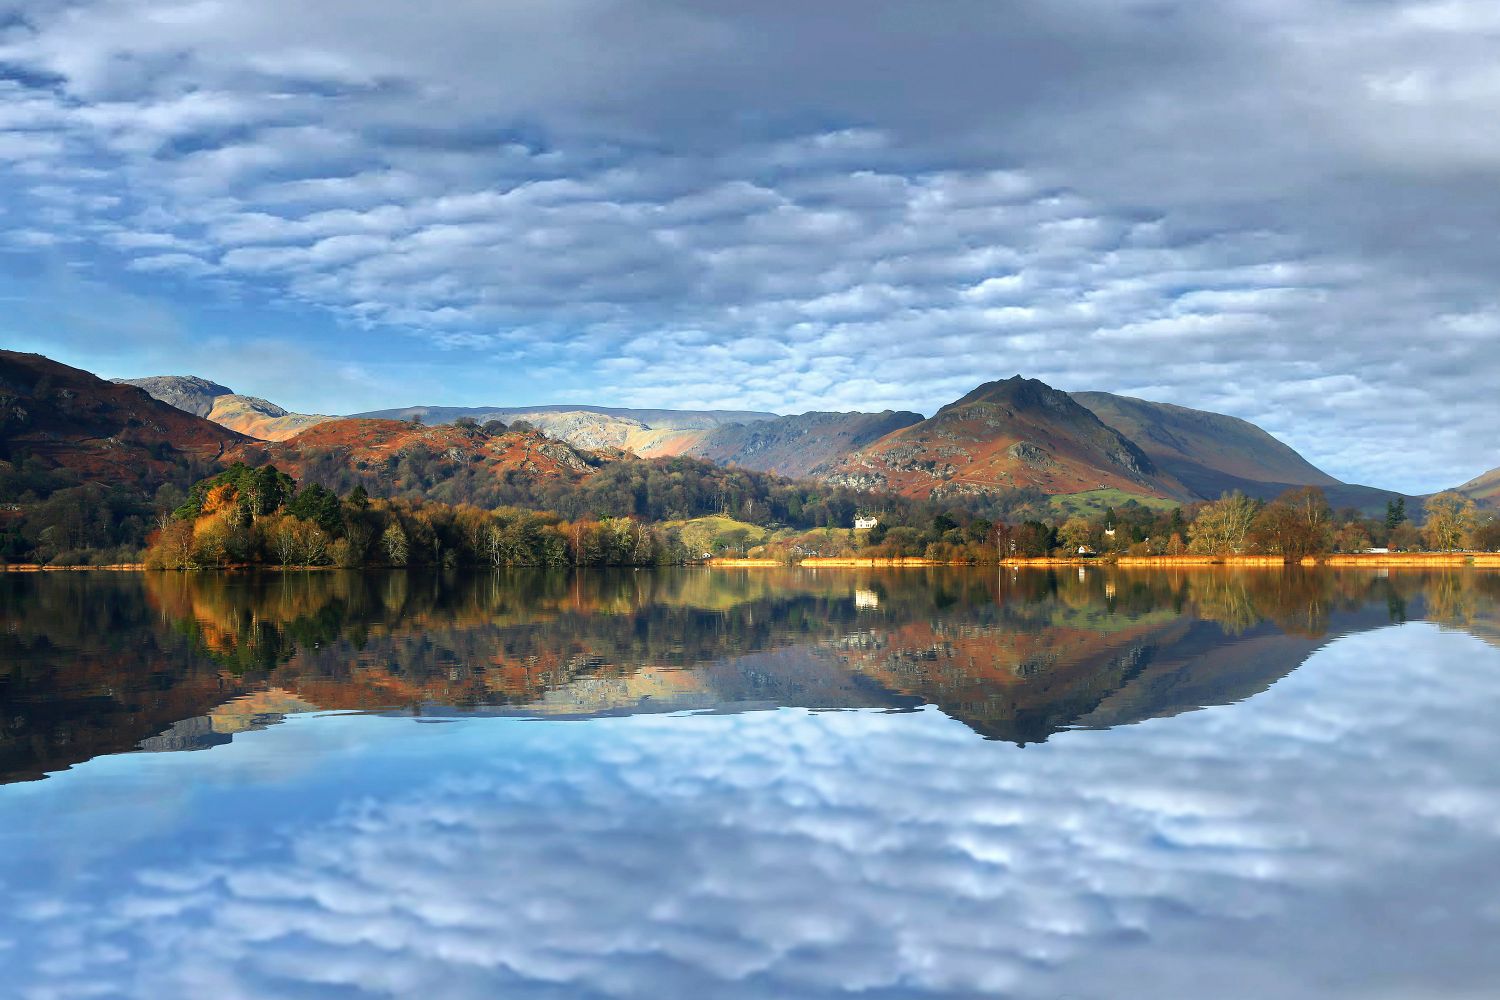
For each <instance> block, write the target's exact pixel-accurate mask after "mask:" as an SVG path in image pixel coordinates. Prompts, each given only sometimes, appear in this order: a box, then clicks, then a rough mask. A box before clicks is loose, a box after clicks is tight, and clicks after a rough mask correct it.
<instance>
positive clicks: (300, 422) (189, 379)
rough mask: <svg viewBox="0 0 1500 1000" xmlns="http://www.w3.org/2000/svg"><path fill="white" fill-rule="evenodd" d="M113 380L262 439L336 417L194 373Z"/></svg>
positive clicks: (272, 438) (283, 436) (283, 435)
mask: <svg viewBox="0 0 1500 1000" xmlns="http://www.w3.org/2000/svg"><path fill="white" fill-rule="evenodd" d="M113 381H115V382H117V383H119V384H121V385H133V386H137V387H139V388H142V389H145V390H146V391H147V392H148V393H150V394H151V395H152V396H154V397H155V398H157V399H159V400H161V401H162V402H163V403H168V404H170V405H172V406H175V407H177V408H178V409H179V410H185V411H186V412H188V413H192V414H195V415H197V416H200V417H207V418H208V419H209V420H212V421H213V422H214V423H216V424H220V425H222V426H224V427H228V428H229V429H230V430H233V431H238V432H239V433H241V434H244V435H246V436H248V437H253V438H260V439H261V440H262V441H282V440H285V439H286V438H289V437H291V436H292V435H294V434H299V433H301V432H302V431H304V430H306V429H307V428H309V427H312V426H313V425H315V424H319V423H322V422H323V421H325V420H332V419H333V418H332V417H329V416H325V415H323V414H313V413H291V412H288V411H287V410H286V409H284V408H282V407H280V406H277V405H276V404H275V403H272V402H270V401H268V400H264V399H261V398H260V397H259V396H244V395H241V394H239V393H237V392H235V391H234V390H233V389H230V388H228V387H227V386H222V385H219V384H218V383H217V382H210V381H209V380H208V379H204V378H198V377H197V376H195V375H152V376H150V377H147V378H124V379H122V378H117V379H114V380H113Z"/></svg>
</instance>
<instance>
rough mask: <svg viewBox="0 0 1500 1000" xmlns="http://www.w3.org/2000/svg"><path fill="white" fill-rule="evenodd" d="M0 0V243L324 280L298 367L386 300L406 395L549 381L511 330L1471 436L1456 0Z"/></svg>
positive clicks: (861, 402) (166, 293)
mask: <svg viewBox="0 0 1500 1000" xmlns="http://www.w3.org/2000/svg"><path fill="white" fill-rule="evenodd" d="M22 9H23V16H22V17H21V18H19V19H17V20H15V21H14V22H12V23H11V24H10V26H9V27H7V28H5V29H3V31H0V65H3V66H5V67H7V75H8V77H9V79H7V80H6V81H4V82H0V189H3V190H5V191H6V193H7V198H6V203H7V206H8V208H9V211H8V212H7V214H6V217H5V222H6V225H7V228H8V229H9V230H10V233H11V234H10V235H9V236H8V237H7V240H6V242H7V243H8V244H9V245H11V246H13V247H16V248H19V249H23V250H24V249H26V248H34V247H37V246H43V245H45V246H51V247H54V248H56V249H57V252H59V253H64V254H66V255H68V258H67V259H68V260H69V261H70V262H72V263H77V264H81V265H82V266H86V267H88V268H91V269H93V270H95V271H97V272H98V273H99V280H101V281H110V282H117V283H121V284H123V285H126V286H128V287H129V288H130V289H131V291H133V292H135V293H137V294H150V295H160V296H162V297H164V298H165V299H167V300H168V301H176V300H184V301H185V300H187V299H189V298H191V297H192V296H191V294H190V292H191V291H192V290H196V291H197V292H199V293H201V295H203V296H207V297H209V299H212V300H214V301H216V302H218V303H220V304H219V305H215V306H213V307H212V309H211V310H210V315H213V314H215V313H216V312H218V311H222V310H223V309H225V308H235V309H240V310H243V311H244V312H245V313H246V314H247V315H250V316H257V317H261V318H262V319H261V322H262V324H263V325H272V324H275V323H276V322H277V319H276V317H277V316H278V315H279V311H280V310H288V309H290V310H293V311H297V312H299V313H303V314H305V315H307V316H309V317H312V316H316V317H319V318H318V319H317V320H311V319H310V320H308V321H306V322H305V323H304V324H302V325H301V329H299V333H305V334H306V335H307V338H308V339H309V340H310V342H311V344H312V349H313V350H314V351H315V352H316V353H318V354H319V355H320V356H321V357H322V358H323V363H324V364H325V365H327V366H329V367H333V366H336V365H337V364H339V363H341V362H342V359H343V358H344V356H346V355H347V354H348V353H350V351H351V350H361V349H362V350H369V349H370V348H369V341H368V340H367V339H366V337H365V333H364V331H369V330H372V329H377V328H378V329H380V330H382V331H385V332H386V333H387V334H389V335H390V342H391V343H392V345H393V346H390V347H386V348H384V349H383V350H385V351H386V352H387V356H386V357H382V358H378V359H369V360H372V361H375V362H377V363H390V364H393V365H403V366H406V367H407V368H410V367H412V366H416V367H419V368H421V367H424V366H425V367H426V368H428V369H430V370H431V371H432V372H433V378H432V379H431V380H430V383H429V384H431V385H432V386H433V388H434V391H437V392H439V393H443V394H445V395H444V398H442V399H438V398H434V399H432V400H429V401H430V402H439V401H447V402H474V403H507V402H537V401H540V400H535V399H528V400H520V399H514V398H501V396H500V395H499V394H501V393H511V392H514V391H516V388H517V384H516V383H515V381H514V380H512V379H510V378H509V375H508V373H510V372H514V371H516V370H518V369H517V368H516V366H517V365H520V366H523V367H524V366H527V365H534V366H536V367H537V368H538V369H540V368H543V367H546V368H548V369H549V370H555V371H558V372H560V373H561V378H562V381H561V382H559V383H558V384H557V385H556V386H555V389H556V391H563V392H576V391H581V392H583V393H584V394H586V395H592V396H593V397H594V398H597V399H599V400H600V401H601V402H620V403H635V404H641V405H682V406H688V405H725V406H749V407H756V408H772V409H777V410H782V411H792V410H797V409H802V408H822V409H828V408H855V407H862V408H876V407H884V406H896V407H906V408H913V407H914V408H920V409H924V410H926V411H929V412H930V411H931V410H933V409H935V408H936V407H937V406H939V405H941V404H943V403H945V402H947V401H949V400H951V399H952V398H954V397H955V396H956V395H958V394H960V393H962V392H964V391H967V390H968V389H969V388H972V387H973V384H974V383H975V382H977V381H979V380H981V379H983V378H988V377H993V376H1000V375H1004V374H1009V373H1013V372H1016V371H1020V372H1024V373H1026V374H1029V375H1034V376H1037V377H1041V378H1044V379H1046V380H1048V381H1050V382H1053V383H1054V384H1058V385H1060V386H1061V387H1064V388H1069V389H1108V390H1114V391H1122V392H1127V393H1131V394H1136V395H1143V396H1148V397H1153V398H1159V399H1164V400H1166V401H1170V402H1177V403H1182V404H1186V405H1193V406H1201V407H1206V408H1211V409H1223V410H1226V411H1227V412H1232V413H1234V414H1236V415H1239V416H1244V417H1246V418H1248V419H1252V420H1255V421H1256V422H1258V423H1261V424H1263V425H1264V426H1266V427H1267V428H1268V429H1269V430H1271V431H1272V432H1273V433H1276V434H1277V435H1278V436H1281V437H1282V438H1283V439H1285V440H1287V441H1289V442H1290V443H1291V444H1293V445H1294V446H1296V447H1298V448H1299V449H1300V450H1302V451H1304V452H1305V453H1307V454H1308V455H1309V456H1310V457H1311V458H1313V459H1314V460H1315V461H1317V462H1319V463H1320V464H1323V465H1325V466H1327V467H1329V468H1330V469H1331V471H1334V472H1335V473H1337V474H1340V475H1342V476H1344V477H1346V478H1352V479H1356V480H1367V481H1375V482H1377V483H1379V484H1382V485H1390V486H1392V487H1403V488H1407V489H1429V488H1436V487H1440V486H1444V485H1451V483H1453V482H1456V481H1460V480H1462V479H1465V478H1468V476H1469V475H1471V474H1473V473H1474V472H1478V471H1479V470H1480V469H1482V468H1485V467H1488V466H1492V465H1495V464H1500V450H1497V448H1496V446H1494V445H1493V444H1492V443H1485V442H1484V441H1480V440H1476V436H1475V435H1474V433H1473V428H1475V427H1482V426H1487V425H1488V424H1490V423H1493V417H1494V411H1493V405H1492V403H1491V402H1490V395H1491V393H1490V386H1491V385H1492V383H1493V381H1494V377H1495V375H1496V365H1497V363H1500V351H1497V349H1496V346H1495V339H1494V337H1493V336H1490V335H1487V334H1485V333H1483V332H1480V333H1478V334H1471V335H1467V336H1455V335H1454V331H1455V330H1463V329H1468V330H1479V331H1483V330H1485V329H1487V328H1486V327H1485V326H1484V322H1485V318H1486V317H1492V316H1493V315H1494V314H1495V312H1496V310H1497V309H1500V303H1497V302H1496V298H1495V293H1494V291H1493V281H1492V276H1493V273H1494V267H1495V263H1496V253H1497V247H1496V245H1495V239H1496V238H1495V236H1494V232H1495V229H1494V227H1493V226H1492V225H1491V224H1490V223H1489V220H1490V219H1491V218H1492V217H1493V215H1494V214H1495V212H1496V211H1497V210H1500V201H1497V196H1496V195H1495V193H1494V192H1495V191H1496V190H1497V187H1496V184H1495V180H1496V177H1495V173H1496V171H1497V168H1500V142H1497V141H1496V140H1495V137H1494V130H1493V129H1491V128H1488V127H1487V123H1488V121H1489V120H1490V119H1491V118H1492V117H1493V111H1494V106H1495V100H1496V95H1497V94H1500V84H1497V80H1500V77H1497V76H1496V75H1495V72H1494V69H1493V65H1492V63H1493V59H1492V53H1491V52H1490V51H1489V46H1488V45H1487V36H1486V35H1485V33H1484V29H1482V28H1476V27H1475V26H1476V25H1481V26H1482V25H1484V24H1488V23H1489V20H1488V19H1490V18H1492V15H1491V14H1490V13H1489V12H1488V10H1487V5H1485V4H1482V3H1479V2H1477V0H1475V2H1440V3H1432V2H1421V3H1419V2H1395V0H1393V2H1383V3H1353V2H1348V0H1319V2H1315V3H1300V2H1299V3H1292V2H1290V0H1284V2H1283V0H1275V2H1270V3H1267V2H1264V0H1256V2H1251V0H1235V2H1231V3H1226V4H1221V5H1217V6H1216V7H1215V8H1214V9H1213V10H1212V11H1210V10H1208V9H1205V8H1203V7H1202V6H1201V5H1191V4H1179V3H1171V2H1167V3H1123V4H1122V3H1114V2H1105V0H1062V2H1058V3H1051V4H1046V5H1039V6H1035V7H1031V8H1027V9H1025V10H1010V9H1007V10H1006V11H1004V12H1003V13H1002V12H1001V11H999V10H998V9H997V8H995V7H994V5H993V4H989V3H981V2H968V0H963V2H959V3H956V4H952V5H950V6H949V8H948V10H947V13H946V14H945V17H944V18H942V19H935V18H933V17H932V16H931V14H930V12H928V11H924V10H921V9H918V8H914V7H911V6H910V5H906V4H897V3H878V4H875V5H874V6H873V7H872V6H871V5H870V4H868V3H861V4H855V3H852V2H834V3H826V4H820V5H818V7H817V9H816V10H810V9H808V8H807V6H806V5H805V4H791V3H783V2H779V0H776V2H770V3H758V4H755V5H751V6H748V7H726V6H721V7H716V8H691V9H690V8H687V7H683V6H682V5H679V4H673V3H668V2H656V0H651V2H646V0H641V2H634V3H625V2H621V0H562V2H558V3H552V4H547V5H545V6H543V7H536V6H527V5H520V6H517V5H500V6H498V7H497V6H496V5H493V4H483V3H468V2H462V3H453V4H448V5H445V7H444V10H443V12H442V16H440V17H435V16H430V15H429V14H427V13H424V12H417V11H415V10H413V9H411V8H409V7H407V6H403V5H399V4H390V3H383V2H377V3H368V2H367V3H360V4H355V3H352V2H348V3H346V2H341V0H340V2H333V3H330V4H320V5H319V6H318V8H317V10H315V11H314V10H312V9H309V8H307V7H306V6H305V5H298V4H293V3H290V2H287V0H265V2H262V3H256V4H247V3H238V2H224V3H201V2H137V0H97V2H89V3H81V4H71V3H70V4H60V3H52V2H47V0H31V2H28V3H26V4H24V5H23V8H22ZM664 40H670V43H669V44H668V43H665V42H664ZM39 186H45V187H46V188H48V189H49V191H50V194H47V195H46V196H43V195H41V194H38V193H37V191H36V190H35V189H36V188H37V187H39ZM59 195H60V196H61V197H59ZM152 241H164V242H160V243H153V242H152ZM0 266H4V265H3V263H0ZM18 266H19V265H18ZM205 322H207V321H206V320H205ZM689 332H690V333H693V334H694V335H697V336H699V337H701V340H700V342H699V345H698V346H695V347H693V348H691V349H689V350H687V351H686V352H685V353H683V354H681V355H679V356H676V357H664V356H663V353H662V352H661V351H660V350H659V349H656V348H654V347H653V346H644V347H643V346H639V345H654V344H660V343H675V342H679V341H680V338H681V336H682V335H683V334H685V333H689ZM403 338H404V339H403ZM752 339H753V340H757V341H762V342H766V343H771V344H775V345H777V346H776V348H775V349H769V350H765V351H760V352H756V354H757V356H756V357H753V358H743V357H742V358H738V359H737V358H735V357H734V351H733V349H734V347H735V345H738V344H741V343H743V342H745V341H747V340H752ZM398 340H400V341H401V344H397V343H396V342H397V341H398ZM402 344H404V346H402ZM723 348H728V349H730V350H729V353H728V357H727V359H726V355H725V353H724V352H723V351H722V350H720V349H723ZM105 353H107V351H106V350H105V348H104V347H101V355H102V354H105ZM232 353H233V345H231V346H230V354H232ZM559 354H560V355H561V359H562V365H561V367H560V368H558V367H557V364H556V363H557V360H558V359H557V356H558V355H559ZM132 374H140V372H132ZM204 374H208V375H212V376H214V377H216V378H220V379H221V380H222V379H224V378H226V377H227V374H226V373H224V372H218V371H207V372H204ZM1329 376H1343V377H1347V378H1350V379H1353V380H1355V382H1356V383H1357V387H1351V388H1349V389H1347V390H1345V391H1340V392H1339V393H1337V394H1335V395H1331V396H1330V395H1326V394H1324V393H1323V391H1322V390H1323V387H1324V386H1325V384H1326V382H1325V379H1326V378H1327V377H1329ZM529 384H532V385H534V384H536V380H532V381H531V382H530V383H529ZM236 388H237V389H242V390H245V391H252V392H260V393H262V394H268V395H272V396H274V395H277V394H276V392H275V391H274V388H275V383H268V384H266V385H247V386H238V385H237V386H236ZM532 391H535V390H532ZM386 395H388V394H386ZM278 401H279V402H281V403H283V404H286V405H292V406H298V407H301V408H303V409H312V410H319V411H328V410H334V409H339V408H343V409H358V408H368V407H374V406H383V405H389V404H391V403H392V402H393V400H391V399H390V398H386V397H385V396H382V395H381V394H379V393H375V392H370V391H363V392H362V391H360V390H358V389H356V388H355V387H353V386H344V387H340V388H337V389H332V388H330V389H328V390H325V391H324V392H322V393H321V394H319V393H318V392H317V391H315V390H313V389H309V390H308V395H307V397H305V398H287V397H285V396H284V395H283V396H282V397H281V398H279V399H278ZM404 401H406V402H415V401H416V400H404Z"/></svg>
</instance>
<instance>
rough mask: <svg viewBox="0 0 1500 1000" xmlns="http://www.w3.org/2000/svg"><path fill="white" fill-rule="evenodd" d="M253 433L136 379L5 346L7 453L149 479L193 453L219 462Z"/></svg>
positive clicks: (0, 444) (0, 436)
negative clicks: (192, 409)
mask: <svg viewBox="0 0 1500 1000" xmlns="http://www.w3.org/2000/svg"><path fill="white" fill-rule="evenodd" d="M246 440H247V439H246V438H245V437H243V436H242V435H240V434H236V433H235V432H234V431H231V430H229V429H227V428H225V427H220V426H219V425H218V424H216V423H213V422H212V421H209V420H205V419H203V418H202V417H198V416H194V415H193V414H191V413H187V412H185V411H183V410H179V409H177V408H176V407H174V406H169V405H168V404H166V403H163V402H161V401H159V400H156V399H153V398H152V397H151V396H150V395H148V394H147V393H146V392H145V391H144V390H142V389H139V388H136V387H134V386H129V385H119V384H116V383H114V382H107V381H105V380H104V379H101V378H98V377H97V376H94V375H91V374H89V373H88V372H86V371H82V370H80V369H77V368H70V367H68V366H67V365H64V364H59V363H58V362H56V361H52V360H50V359H48V358H45V357H42V356H41V355H40V354H21V353H19V352H16V351H0V461H8V462H14V463H20V462H22V461H24V460H27V459H32V460H34V461H37V462H40V463H41V465H42V467H43V468H46V469H66V470H69V471H71V472H73V473H74V474H76V475H77V476H78V477H79V478H80V479H83V480H97V481H101V482H106V483H109V484H112V485H114V484H128V483H136V482H140V483H145V484H150V483H152V482H154V481H156V480H158V479H159V478H160V477H161V476H163V475H165V474H166V473H167V472H168V471H169V470H171V469H174V468H180V467H181V466H182V465H183V463H184V462H185V461H187V460H196V461H199V462H204V463H210V462H215V461H217V460H218V459H219V458H220V457H221V456H223V455H224V454H225V453H227V452H228V451H230V450H232V449H234V448H236V447H238V446H239V445H241V444H244V443H245V442H246Z"/></svg>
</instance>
